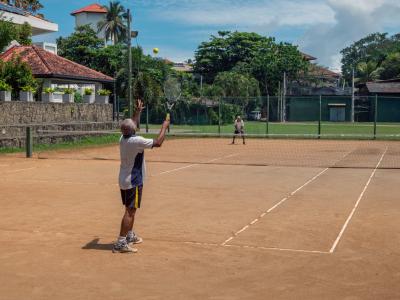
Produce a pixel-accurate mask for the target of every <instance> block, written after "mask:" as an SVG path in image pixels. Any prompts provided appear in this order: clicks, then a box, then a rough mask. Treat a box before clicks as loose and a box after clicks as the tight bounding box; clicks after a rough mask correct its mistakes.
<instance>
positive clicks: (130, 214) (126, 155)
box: [113, 100, 169, 253]
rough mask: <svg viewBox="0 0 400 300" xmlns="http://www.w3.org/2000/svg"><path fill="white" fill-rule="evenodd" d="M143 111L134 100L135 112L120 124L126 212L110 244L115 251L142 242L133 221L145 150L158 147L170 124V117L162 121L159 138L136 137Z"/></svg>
mask: <svg viewBox="0 0 400 300" xmlns="http://www.w3.org/2000/svg"><path fill="white" fill-rule="evenodd" d="M142 110H143V102H142V101H141V100H137V105H136V111H135V113H134V115H133V117H132V119H126V120H124V121H123V122H122V124H121V133H122V136H121V139H120V156H121V165H120V171H119V186H120V189H121V198H122V204H123V205H124V206H125V214H124V216H123V218H122V222H121V230H120V233H119V237H118V240H117V242H116V243H115V244H114V247H113V252H114V253H115V252H121V253H126V252H137V249H135V248H132V247H131V246H129V244H131V243H132V244H140V243H142V242H143V239H142V238H140V237H138V236H137V235H136V234H135V233H134V231H133V224H134V221H135V213H136V210H137V209H138V208H140V203H141V200H142V191H143V181H144V179H145V173H146V166H145V161H144V150H145V149H151V148H154V147H161V145H162V144H163V142H164V138H165V133H166V131H167V128H168V126H169V120H168V121H164V123H163V124H162V127H161V131H160V133H159V135H158V138H157V139H155V140H153V139H145V138H143V137H141V136H137V135H136V129H137V128H138V127H139V120H140V113H141V112H142Z"/></svg>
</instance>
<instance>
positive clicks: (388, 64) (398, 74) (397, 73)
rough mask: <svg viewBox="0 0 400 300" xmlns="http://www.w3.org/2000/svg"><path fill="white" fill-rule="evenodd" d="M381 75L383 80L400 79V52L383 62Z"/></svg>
mask: <svg viewBox="0 0 400 300" xmlns="http://www.w3.org/2000/svg"><path fill="white" fill-rule="evenodd" d="M379 74H380V78H381V79H393V78H400V52H395V53H391V54H389V55H388V56H387V58H386V59H385V60H384V61H383V62H382V65H381V68H380V71H379Z"/></svg>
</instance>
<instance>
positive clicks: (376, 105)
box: [374, 95, 378, 140]
mask: <svg viewBox="0 0 400 300" xmlns="http://www.w3.org/2000/svg"><path fill="white" fill-rule="evenodd" d="M374 106H375V107H374V108H375V109H374V140H375V139H376V123H377V122H378V95H375V105H374Z"/></svg>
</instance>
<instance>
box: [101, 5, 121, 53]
mask: <svg viewBox="0 0 400 300" xmlns="http://www.w3.org/2000/svg"><path fill="white" fill-rule="evenodd" d="M104 8H105V9H106V10H107V13H106V15H105V19H104V20H102V21H100V22H99V23H98V24H97V27H98V31H99V32H101V31H104V32H105V35H106V39H107V41H109V40H111V42H112V44H113V45H115V44H117V43H118V42H120V41H124V40H125V39H126V38H125V37H126V35H127V28H126V25H125V18H126V17H127V16H126V10H125V8H124V7H123V6H122V5H121V3H120V2H119V1H110V3H109V5H108V6H104Z"/></svg>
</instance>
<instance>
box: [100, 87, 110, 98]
mask: <svg viewBox="0 0 400 300" xmlns="http://www.w3.org/2000/svg"><path fill="white" fill-rule="evenodd" d="M97 94H98V95H99V96H110V95H111V91H109V90H105V89H101V90H99V91H98V92H97Z"/></svg>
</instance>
